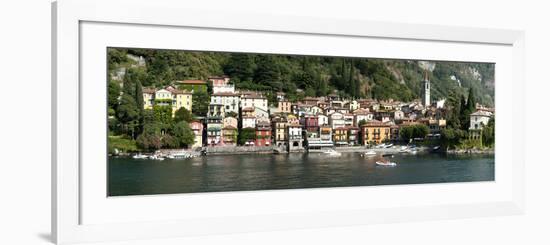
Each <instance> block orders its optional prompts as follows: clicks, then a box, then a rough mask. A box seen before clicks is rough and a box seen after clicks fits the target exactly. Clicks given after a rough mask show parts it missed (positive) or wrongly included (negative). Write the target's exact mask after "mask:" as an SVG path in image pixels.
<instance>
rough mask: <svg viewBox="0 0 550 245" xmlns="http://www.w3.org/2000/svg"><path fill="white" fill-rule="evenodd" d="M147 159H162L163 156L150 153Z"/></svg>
mask: <svg viewBox="0 0 550 245" xmlns="http://www.w3.org/2000/svg"><path fill="white" fill-rule="evenodd" d="M149 159H151V160H159V161H162V160H164V157H161V156H159V155H151V156H149Z"/></svg>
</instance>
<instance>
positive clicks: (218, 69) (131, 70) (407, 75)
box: [108, 48, 494, 106]
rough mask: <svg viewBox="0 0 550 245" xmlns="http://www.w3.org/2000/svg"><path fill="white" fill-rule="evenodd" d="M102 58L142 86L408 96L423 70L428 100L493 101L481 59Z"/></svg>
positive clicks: (129, 53)
mask: <svg viewBox="0 0 550 245" xmlns="http://www.w3.org/2000/svg"><path fill="white" fill-rule="evenodd" d="M135 57H143V59H144V64H143V65H139V66H138V65H133V64H135V63H136V61H135ZM108 61H109V71H110V72H111V73H112V74H114V73H116V72H117V70H119V69H120V68H121V67H125V68H127V69H126V71H125V73H126V74H129V75H131V76H132V77H134V79H137V80H139V81H140V82H141V84H142V85H143V86H153V87H160V86H163V85H167V84H170V83H172V82H173V81H175V80H185V79H203V80H206V78H207V77H209V76H214V75H222V74H225V75H229V76H230V77H231V81H232V82H233V83H234V84H235V86H236V87H237V88H240V89H250V90H260V91H266V92H272V93H271V94H273V92H279V91H281V92H286V93H287V95H288V97H289V98H291V99H296V98H299V97H302V96H323V95H327V94H329V93H332V92H334V91H337V92H338V93H340V94H341V95H342V96H344V97H351V98H359V97H365V98H374V99H390V98H392V99H397V100H401V101H411V100H414V99H416V98H420V97H421V88H422V86H421V83H422V80H423V77H424V73H425V72H426V71H427V73H428V76H429V78H430V81H431V84H432V99H434V100H437V99H442V98H447V97H448V96H449V95H451V94H462V95H463V96H466V95H467V93H468V90H469V88H473V91H474V92H475V93H474V96H475V98H476V101H479V102H481V103H482V104H485V105H488V106H493V100H494V64H487V63H459V62H439V61H438V62H428V64H429V66H428V67H429V68H428V69H425V68H426V67H424V66H422V65H421V63H420V62H417V61H407V60H382V59H370V58H341V57H317V56H297V55H264V54H244V53H223V52H194V51H175V50H152V49H123V48H110V49H109V50H108Z"/></svg>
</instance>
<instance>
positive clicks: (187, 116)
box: [174, 107, 193, 123]
mask: <svg viewBox="0 0 550 245" xmlns="http://www.w3.org/2000/svg"><path fill="white" fill-rule="evenodd" d="M192 120H193V115H191V112H189V111H188V110H187V109H185V107H181V108H179V109H178V110H177V111H176V113H175V115H174V122H176V123H178V122H191V121H192Z"/></svg>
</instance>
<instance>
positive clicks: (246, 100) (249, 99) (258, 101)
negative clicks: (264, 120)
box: [241, 94, 269, 116]
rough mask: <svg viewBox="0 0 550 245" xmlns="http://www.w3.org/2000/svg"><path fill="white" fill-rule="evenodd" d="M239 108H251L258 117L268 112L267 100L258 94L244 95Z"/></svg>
mask: <svg viewBox="0 0 550 245" xmlns="http://www.w3.org/2000/svg"><path fill="white" fill-rule="evenodd" d="M241 107H242V108H245V107H252V108H254V109H255V110H256V109H258V110H256V113H260V115H259V116H261V115H264V114H265V113H268V112H269V107H268V105H267V98H266V97H264V96H262V95H260V94H245V95H242V96H241Z"/></svg>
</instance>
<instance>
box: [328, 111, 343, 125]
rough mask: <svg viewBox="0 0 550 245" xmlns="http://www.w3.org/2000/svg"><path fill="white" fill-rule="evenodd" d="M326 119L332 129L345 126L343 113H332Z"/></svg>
mask: <svg viewBox="0 0 550 245" xmlns="http://www.w3.org/2000/svg"><path fill="white" fill-rule="evenodd" d="M328 121H329V124H330V127H332V129H336V128H343V127H345V126H346V122H345V119H344V115H343V114H342V113H340V112H335V113H332V114H331V115H330V116H329V119H328Z"/></svg>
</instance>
